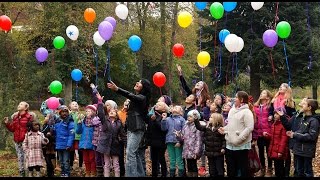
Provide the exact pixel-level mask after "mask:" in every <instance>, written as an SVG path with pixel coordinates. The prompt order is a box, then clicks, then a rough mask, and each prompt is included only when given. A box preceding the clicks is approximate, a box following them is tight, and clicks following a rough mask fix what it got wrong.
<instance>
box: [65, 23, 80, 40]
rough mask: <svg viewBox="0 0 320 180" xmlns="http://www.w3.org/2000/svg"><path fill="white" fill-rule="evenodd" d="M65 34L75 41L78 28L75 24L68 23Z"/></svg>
mask: <svg viewBox="0 0 320 180" xmlns="http://www.w3.org/2000/svg"><path fill="white" fill-rule="evenodd" d="M66 34H67V36H68V38H70V39H71V40H73V41H75V40H77V39H78V37H79V29H78V28H77V26H75V25H70V26H68V27H67V29H66Z"/></svg>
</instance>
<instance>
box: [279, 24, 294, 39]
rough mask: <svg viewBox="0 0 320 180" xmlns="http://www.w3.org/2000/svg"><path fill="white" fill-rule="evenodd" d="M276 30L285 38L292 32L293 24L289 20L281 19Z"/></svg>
mask: <svg viewBox="0 0 320 180" xmlns="http://www.w3.org/2000/svg"><path fill="white" fill-rule="evenodd" d="M276 31H277V34H278V36H279V37H280V38H282V39H285V38H287V37H289V35H290V33H291V26H290V24H289V23H288V22H287V21H281V22H279V23H278V24H277V27H276Z"/></svg>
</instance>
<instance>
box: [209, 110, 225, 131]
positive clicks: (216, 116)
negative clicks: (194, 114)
mask: <svg viewBox="0 0 320 180" xmlns="http://www.w3.org/2000/svg"><path fill="white" fill-rule="evenodd" d="M223 122H224V121H223V116H222V115H221V114H220V113H212V114H211V115H210V118H209V123H208V125H207V127H209V126H210V125H211V126H212V127H215V128H217V127H219V126H222V127H223V126H224V123H223Z"/></svg>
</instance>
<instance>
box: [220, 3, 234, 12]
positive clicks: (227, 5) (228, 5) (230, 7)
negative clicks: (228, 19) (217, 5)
mask: <svg viewBox="0 0 320 180" xmlns="http://www.w3.org/2000/svg"><path fill="white" fill-rule="evenodd" d="M222 4H223V8H224V10H225V11H226V12H231V11H232V10H234V8H236V6H237V2H223V3H222Z"/></svg>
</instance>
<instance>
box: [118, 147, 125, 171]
mask: <svg viewBox="0 0 320 180" xmlns="http://www.w3.org/2000/svg"><path fill="white" fill-rule="evenodd" d="M124 149H125V145H124V143H123V141H120V155H119V166H120V176H124V175H125V165H124Z"/></svg>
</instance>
